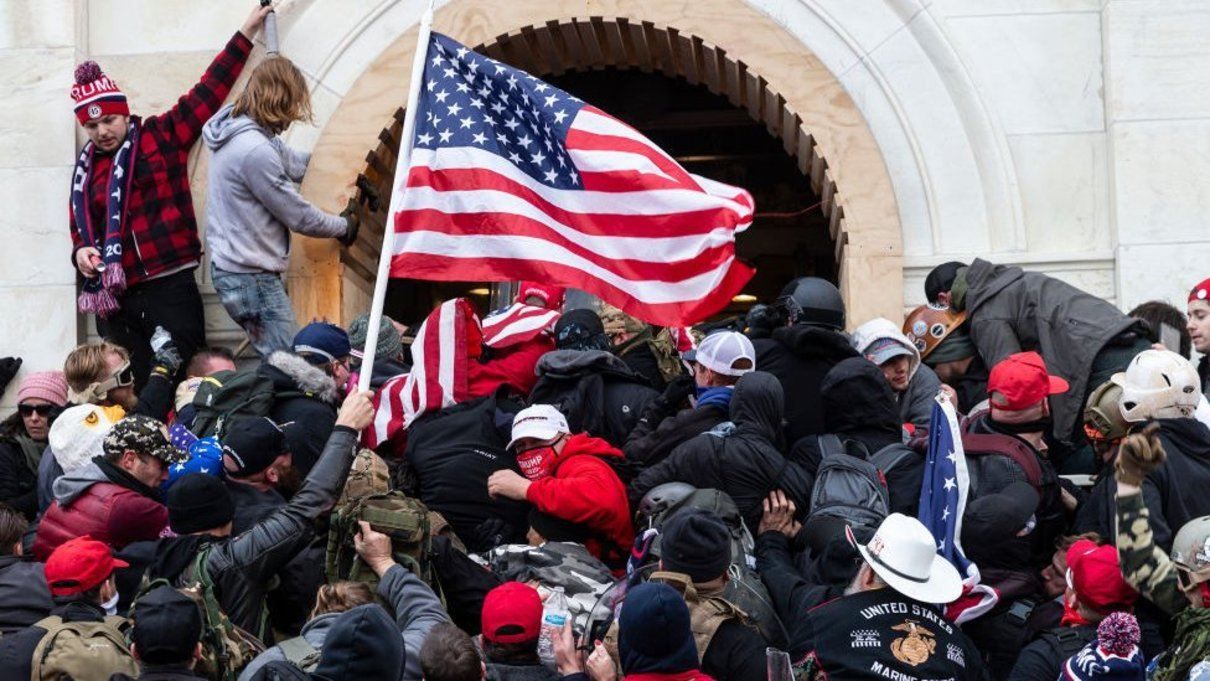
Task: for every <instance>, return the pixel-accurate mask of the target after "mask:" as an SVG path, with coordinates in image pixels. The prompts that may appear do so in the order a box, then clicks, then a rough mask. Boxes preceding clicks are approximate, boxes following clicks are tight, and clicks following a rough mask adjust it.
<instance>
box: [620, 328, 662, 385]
mask: <svg viewBox="0 0 1210 681" xmlns="http://www.w3.org/2000/svg"><path fill="white" fill-rule="evenodd" d="M654 337H655V332H654V331H653V330H652V329H651V327H648V328H646V329H643V331H641V332H640V333H639V335H637V336H635V337H634V338H631V339H630V340H628V341H626V342H625V343H622V344H621V345H619V346H617V347H615V348H614V349H613V352H614V354H615V355H617V356H618V357H619V358H620V359H621V360H622V361H623V362H624V363H625V364H626V366H628V367H630V370H631V371H633V372H634V373H635V375H637V376H639V377H641V378H642V380H643V383H644V384H645V385H646V386H647V387H649V388H654V389H655V390H656V391H657V392H658V391H660V390H663V389H664V385H665V383H666V381H665V380H664V374H663V373H661V372H660V361H659V358H657V357H656V356H655V350H652V349H651V340H652V339H653V338H654Z"/></svg>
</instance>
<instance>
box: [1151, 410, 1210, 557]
mask: <svg viewBox="0 0 1210 681" xmlns="http://www.w3.org/2000/svg"><path fill="white" fill-rule="evenodd" d="M1156 422H1157V423H1159V426H1160V430H1159V439H1160V443H1161V444H1162V445H1163V446H1164V452H1165V453H1166V454H1167V455H1168V456H1167V459H1166V460H1165V461H1164V463H1163V464H1161V465H1160V466H1159V467H1158V468H1156V469H1155V470H1153V471H1151V473H1149V474H1148V475H1147V477H1146V478H1145V479H1144V480H1143V502H1144V503H1145V504H1146V506H1147V511H1148V513H1149V515H1150V521H1151V533H1152V537H1153V540H1154V541H1155V545H1156V546H1158V547H1160V548H1161V549H1163V551H1164V552H1165V553H1167V552H1168V551H1169V550H1170V549H1171V548H1172V539H1173V537H1175V536H1176V533H1177V531H1178V530H1180V529H1181V527H1182V526H1184V524H1185V523H1187V522H1189V521H1190V520H1193V519H1194V518H1199V517H1201V516H1204V515H1208V514H1210V495H1208V494H1206V492H1205V490H1207V489H1210V428H1207V427H1206V426H1205V424H1203V423H1201V422H1200V421H1197V420H1195V419H1159V420H1157V421H1156Z"/></svg>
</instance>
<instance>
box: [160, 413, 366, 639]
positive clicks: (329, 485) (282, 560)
mask: <svg viewBox="0 0 1210 681" xmlns="http://www.w3.org/2000/svg"><path fill="white" fill-rule="evenodd" d="M356 450H357V433H356V431H353V430H352V429H349V428H346V427H343V426H337V427H336V430H334V431H333V432H332V435H331V437H329V438H328V442H327V444H326V445H325V446H324V450H323V453H322V454H321V455H320V457H319V461H318V462H316V464H315V467H314V468H312V469H311V473H310V474H309V475H307V479H306V482H304V483H303V486H302V489H300V490H299V491H298V493H297V494H295V495H294V498H293V499H291V500H290V502H289V503H288V504H286V505H285V506H283V507H282V508H280V509H278V510H277V511H274V512H273V514H272V515H270V516H268V517H267V518H265V519H264V520H262V521H260V522H259V523H257V524H256V525H253V526H252V527H251V528H249V529H248V531H246V532H243V533H241V534H239V535H237V536H235V537H223V538H221V539H213V540H211V539H210V538H208V537H204V536H197V535H193V536H186V537H175V538H172V539H165V540H161V542H160V545H159V546H158V547H157V550H156V563H155V564H154V565H153V566H152V568H151V574H150V576H151V578H153V579H155V578H158V577H164V578H166V579H168V580H170V581H172V582H174V583H176V584H177V585H178V586H183V585H184V582H185V581H187V579H186V578H185V577H186V568H188V567H189V566H190V565H191V564H192V562H193V559H194V556H196V555H197V551H199V550H201V549H202V548H203V546H204V545H205V544H207V543H209V544H211V545H212V548H211V549H210V555H209V557H208V558H207V561H206V568H207V571H208V573H209V575H210V578H211V579H212V580H213V581H214V586H215V593H216V595H217V596H218V599H219V602H220V603H221V605H222V607H223V611H224V612H226V613H227V616H228V617H229V618H230V619H231V622H232V623H233V624H236V625H238V626H240V627H243V628H244V629H246V630H248V631H250V632H252V633H253V634H256V635H257V636H258V637H260V638H261V640H262V641H266V642H268V641H267V640H266V639H268V638H271V632H270V631H268V630H267V629H268V627H263V626H262V624H263V621H264V613H265V594H266V593H267V592H268V591H269V588H270V587H271V586H272V584H271V582H272V581H273V575H274V574H276V573H277V572H278V571H280V570H281V569H282V568H283V567H284V566H285V565H286V563H288V562H290V560H291V559H292V558H294V556H296V555H298V553H299V552H301V551H302V550H303V549H305V548H306V547H307V546H308V545H309V544H310V543H311V540H312V539H313V538H314V537H315V520H316V519H317V518H318V517H319V516H321V515H323V514H324V513H327V512H328V511H329V510H330V509H331V508H332V506H333V505H335V503H336V500H337V498H338V497H339V495H340V491H341V490H342V489H343V488H344V484H345V478H346V477H348V474H349V466H350V465H351V464H352V462H353V454H354V452H356Z"/></svg>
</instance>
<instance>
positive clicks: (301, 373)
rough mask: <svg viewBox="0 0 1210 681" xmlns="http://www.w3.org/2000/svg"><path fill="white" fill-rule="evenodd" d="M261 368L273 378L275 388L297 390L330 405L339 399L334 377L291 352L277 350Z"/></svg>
mask: <svg viewBox="0 0 1210 681" xmlns="http://www.w3.org/2000/svg"><path fill="white" fill-rule="evenodd" d="M261 369H262V373H263V374H264V375H266V376H268V377H270V378H272V379H273V385H274V388H275V389H276V390H279V391H292V390H298V391H301V392H304V393H307V394H308V395H311V396H312V397H314V398H315V399H317V400H322V401H324V402H327V403H328V404H332V405H335V404H336V403H337V402H338V401H339V399H340V391H339V389H338V387H337V385H336V380H335V379H333V378H332V377H331V376H329V375H327V374H326V373H324V370H323V369H320V368H319V367H317V366H313V365H312V364H311V363H309V362H308V361H307V360H305V359H303V358H302V357H299V356H298V355H295V354H293V353H290V352H286V351H284V350H278V351H277V352H275V353H273V354H272V355H269V358H268V359H266V360H265V363H264V365H262V367H261Z"/></svg>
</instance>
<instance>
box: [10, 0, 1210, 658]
mask: <svg viewBox="0 0 1210 681" xmlns="http://www.w3.org/2000/svg"><path fill="white" fill-rule="evenodd" d="M269 11H270V9H269V8H267V7H266V8H258V9H256V10H254V11H253V12H252V13H251V14H250V16H249V18H248V19H247V21H246V22H245V24H244V25H243V26H242V27H241V29H240V30H239V31H238V32H237V33H236V34H235V35H234V36H233V37H232V38H231V40H230V41H229V42H228V43H227V45H226V46H225V47H224V48H223V50H222V52H221V53H220V54H219V55H218V56H217V57H216V59H215V60H214V62H213V63H212V64H211V65H210V67H209V68H208V69H207V71H206V73H205V75H204V76H203V77H202V79H201V81H200V82H199V83H198V84H197V86H195V87H194V88H193V89H192V90H190V91H189V92H188V93H186V95H185V96H183V97H182V98H181V99H180V100H179V102H178V103H177V104H176V106H174V107H173V108H172V109H171V110H170V111H168V112H167V113H164V114H161V115H158V116H152V117H148V118H140V117H137V116H132V115H131V114H130V111H129V107H128V105H127V102H126V98H125V95H123V94H122V92H121V90H120V89H119V88H118V87H117V85H116V83H114V82H113V81H112V80H111V79H110V78H108V77H107V76H105V75H104V73H103V72H102V71H101V69H100V68H99V67H98V66H97V65H96V64H94V63H92V62H86V63H85V64H83V65H81V66H80V67H79V68H78V69H77V71H76V74H75V75H76V79H75V80H76V84H75V86H74V87H73V89H72V93H71V94H72V97H73V100H74V101H75V111H76V114H77V118H78V119H79V121H80V123H81V125H82V127H83V128H84V131H85V133H86V135H87V137H88V140H89V142H88V143H87V144H86V145H85V148H84V150H83V151H82V152H81V155H80V159H79V162H78V164H77V169H76V174H75V177H74V179H73V187H72V196H71V204H70V207H71V217H72V223H71V227H72V231H71V233H72V236H73V240H74V243H75V250H74V253H73V257H72V262H73V264H74V265H75V267H76V269H77V270H78V272H79V274H80V277H81V282H82V293H81V296H80V301H79V304H80V309H81V310H82V311H84V312H89V313H95V314H96V315H97V317H98V329H99V331H100V332H101V335H102V336H103V337H104V339H105V340H104V341H102V342H97V343H90V344H85V345H81V346H80V347H77V348H76V349H74V350H73V351H72V352H71V353H70V354H69V355H68V356H67V357H66V358H65V359H64V361H63V364H62V366H61V367H36V368H37V369H38V371H33V372H28V371H27V372H25V373H23V374H20V375H21V378H20V380H19V381H16V382H15V385H14V388H15V396H16V403H17V411H16V413H14V414H12V415H11V416H10V417H8V418H7V419H5V420H4V421H3V422H2V423H0V671H2V672H3V674H0V675H2V676H3V677H4V678H6V679H7V678H14V679H17V678H20V679H26V678H32V679H55V680H62V679H74V680H75V681H92V680H94V679H96V680H99V681H110V680H111V679H113V680H124V679H143V680H148V681H152V680H161V681H163V680H169V679H191V678H209V679H215V680H221V681H236V680H237V679H238V681H252V680H268V681H284V680H294V679H319V680H322V681H361V680H379V679H380V680H383V681H396V680H398V679H406V680H412V679H416V680H419V679H428V680H430V681H463V680H467V681H469V680H472V679H474V680H477V679H523V680H530V679H565V680H569V681H580V680H588V679H591V680H593V681H605V680H612V679H617V678H625V679H631V680H633V681H652V680H657V679H667V680H671V681H687V680H692V679H712V678H713V679H737V680H747V679H776V681H787V680H788V679H833V680H839V679H870V678H881V679H896V680H909V679H1010V680H1013V681H1023V680H1032V679H1039V680H1041V679H1048V680H1050V679H1056V678H1061V679H1143V678H1151V679H1160V680H1163V681H1172V680H1176V679H1206V678H1210V496H1208V495H1205V494H1203V493H1202V487H1203V485H1210V428H1208V427H1207V424H1208V423H1210V404H1207V401H1206V397H1205V395H1206V394H1207V393H1208V392H1210V363H1208V362H1207V360H1206V359H1205V358H1203V359H1202V360H1201V362H1200V364H1198V365H1197V366H1195V365H1194V364H1193V363H1192V361H1191V359H1190V358H1191V356H1192V353H1193V352H1194V351H1196V352H1198V353H1210V279H1207V280H1206V281H1203V282H1201V283H1199V284H1197V285H1196V286H1194V287H1193V289H1192V291H1191V293H1190V294H1189V297H1188V301H1187V309H1186V311H1185V312H1182V311H1181V310H1179V309H1176V308H1175V307H1173V306H1172V305H1170V304H1167V303H1164V302H1158V301H1156V302H1150V303H1146V304H1144V305H1141V306H1139V307H1138V308H1136V309H1135V310H1132V311H1131V312H1130V313H1129V314H1125V313H1122V312H1121V311H1120V310H1118V309H1117V308H1116V307H1114V306H1113V305H1112V304H1110V303H1109V302H1107V301H1104V300H1101V299H1099V298H1096V297H1095V296H1092V295H1089V294H1087V293H1085V292H1083V291H1081V290H1079V289H1077V288H1074V287H1072V286H1070V285H1068V284H1066V283H1064V282H1062V281H1060V280H1058V279H1055V278H1053V277H1050V276H1047V275H1045V274H1042V273H1037V272H1025V271H1023V270H1022V269H1020V268H1018V267H1015V266H1011V265H1000V264H995V263H991V262H987V261H984V260H981V259H976V260H974V261H973V262H970V263H966V262H950V263H945V264H943V265H940V266H938V267H936V268H934V269H933V270H932V272H930V274H929V276H928V278H927V280H926V282H925V294H926V296H927V298H928V300H929V303H928V304H927V305H923V306H921V307H918V308H916V309H914V310H912V311H911V312H910V313H909V314H908V315H907V316H906V318H905V319H903V320H892V319H883V318H878V319H872V320H864V319H861V320H854V319H849V318H848V316H847V315H846V310H845V305H844V300H843V298H842V296H841V294H840V292H839V291H838V290H837V288H836V287H835V286H834V285H833V284H832V283H830V282H828V281H826V280H824V279H820V278H815V277H800V278H796V279H794V280H792V281H790V282H788V283H787V284H786V285H785V287H784V288H783V289H782V291H781V293H780V295H779V296H778V297H777V298H776V299H775V300H769V301H765V303H764V304H758V305H755V306H754V307H753V308H752V309H751V310H750V311H749V312H748V313H747V315H746V316H744V317H733V318H727V319H722V320H716V321H712V322H709V323H703V324H701V325H699V326H698V327H696V328H693V329H678V328H662V327H656V326H652V325H651V324H648V323H646V322H644V321H642V320H641V319H639V318H636V317H634V316H631V315H629V314H626V313H624V312H622V311H621V310H619V309H617V308H615V307H612V306H609V305H607V304H604V303H599V302H598V304H595V305H594V306H591V307H579V308H574V309H573V308H571V307H569V306H566V305H565V295H564V294H565V290H564V289H563V288H562V287H560V286H555V285H551V284H546V283H543V282H521V285H520V288H519V293H518V295H517V298H516V300H515V301H514V302H513V304H512V305H511V306H510V307H508V308H506V309H503V310H498V311H496V312H493V313H492V314H489V315H488V316H486V317H484V318H482V319H480V317H479V316H478V314H476V312H475V310H474V307H473V306H472V305H471V304H470V303H469V302H468V301H466V300H463V299H455V300H451V301H446V302H445V303H443V304H442V305H441V306H440V307H439V308H438V309H436V310H434V311H433V312H432V314H430V315H429V316H428V317H427V318H425V319H414V320H400V321H399V322H396V321H394V320H391V319H389V318H386V317H384V318H382V320H381V323H380V325H379V327H378V329H377V334H376V336H377V343H376V345H375V347H374V350H375V352H374V359H373V361H372V363H371V362H370V361H369V360H367V359H366V358H365V357H364V356H363V354H362V352H361V350H362V349H363V348H364V346H365V344H366V338H367V336H369V335H374V334H371V333H370V329H371V327H370V324H371V318H370V316H369V315H363V316H362V317H360V318H358V319H355V320H353V321H352V323H350V324H349V325H348V327H347V328H342V327H340V326H337V325H335V324H332V323H329V322H326V321H313V322H311V323H310V324H307V325H305V326H302V328H298V325H297V322H296V320H295V317H294V313H293V311H292V306H291V303H290V300H289V298H288V296H287V294H286V290H285V288H284V286H283V284H282V276H281V275H282V273H283V271H284V270H285V267H286V263H287V260H288V256H289V246H290V234H291V233H292V232H297V233H301V234H305V235H309V236H313V237H330V238H335V239H339V240H341V241H342V242H344V243H346V244H347V243H351V242H352V241H353V240H354V239H355V238H356V235H357V231H358V218H357V215H358V211H357V210H356V205H355V204H354V203H353V202H352V201H351V202H350V205H349V207H348V208H347V209H346V210H345V211H344V212H343V213H342V214H341V215H330V214H327V213H325V212H323V211H321V210H319V209H317V208H315V207H314V206H312V205H311V204H309V203H308V202H307V201H306V200H305V199H303V198H302V197H301V195H300V194H299V193H298V191H297V187H296V183H297V182H298V181H299V180H300V179H301V178H302V177H303V175H304V173H305V171H306V166H307V161H308V157H307V155H306V154H302V153H299V152H297V151H295V150H292V149H290V148H289V147H288V146H286V145H285V144H284V143H283V142H282V141H281V139H280V137H279V135H280V133H282V132H283V131H284V130H286V129H287V128H288V127H289V126H290V125H291V124H292V123H293V122H296V121H301V120H307V119H308V118H309V117H310V115H311V114H310V101H309V94H308V91H307V85H306V81H305V79H304V78H303V77H302V75H301V73H300V72H299V71H298V69H297V68H296V67H294V66H293V64H291V63H290V61H289V60H288V59H285V58H284V57H281V56H270V57H268V58H266V59H265V60H263V61H262V62H261V63H260V64H259V65H258V66H257V67H256V68H255V69H254V70H253V72H252V73H251V75H250V77H249V79H248V81H247V84H246V85H245V86H244V88H243V90H241V91H240V92H239V93H238V94H236V96H235V98H234V101H233V103H232V104H230V105H226V106H224V105H223V102H224V100H225V99H227V96H228V94H230V92H231V90H232V89H233V87H234V85H235V82H236V79H237V78H238V77H239V75H240V73H241V70H242V68H243V65H244V63H245V62H246V61H247V59H248V57H249V55H250V53H251V52H252V49H253V43H252V40H251V39H252V37H253V36H254V35H255V33H256V32H257V30H258V29H259V27H260V25H261V23H262V22H263V20H264V18H265V16H266V14H267V12H269ZM199 139H200V140H202V141H204V142H205V145H206V147H207V148H209V149H210V151H211V160H210V164H209V183H208V190H207V196H206V223H207V224H206V227H207V229H206V231H205V241H206V248H207V251H208V253H209V255H210V263H211V268H212V270H211V277H212V280H213V282H214V285H215V288H216V289H217V290H218V292H219V295H220V298H221V300H222V303H223V306H224V307H225V309H226V310H227V312H228V313H229V314H230V315H231V317H232V318H233V319H234V320H235V321H236V322H237V323H239V325H240V326H241V327H242V328H243V329H244V330H245V332H246V333H247V335H248V338H249V340H250V344H251V346H252V348H253V349H254V350H255V352H256V353H257V355H258V361H255V362H247V361H241V362H238V363H237V361H236V359H235V358H234V357H233V356H232V354H231V353H230V352H229V351H227V350H225V349H223V348H218V347H209V346H207V345H206V343H205V330H204V323H203V319H202V311H201V302H200V296H199V294H198V289H197V284H196V280H195V270H196V268H197V267H198V265H199V264H200V263H201V253H202V251H201V248H202V243H201V239H200V238H199V235H198V229H197V224H196V219H195V217H194V215H193V210H192V197H191V195H190V190H189V182H188V175H187V157H188V154H189V151H190V149H191V148H192V147H193V146H194V145H195V143H196V142H197V141H198V140H199ZM360 200H372V201H376V200H377V197H374V196H368V195H363V196H362V197H361V199H360ZM101 225H104V227H102V226H101ZM848 328H852V329H853V331H852V333H848V332H846V329H848ZM451 329H452V330H453V331H450V330H451ZM15 350H19V348H15ZM17 354H19V353H17ZM19 367H20V361H19V360H16V359H9V360H4V361H0V379H2V380H0V391H3V390H4V389H5V388H6V386H7V384H8V383H9V381H10V380H12V379H14V377H15V376H17V375H18V368H19ZM364 374H368V375H369V377H370V378H369V383H370V385H371V386H372V388H373V389H372V390H371V391H365V392H363V391H359V390H358V389H357V385H358V383H359V379H360V377H361V376H362V375H364ZM943 435H945V436H946V437H942V436H943ZM947 437H948V440H947V439H946V438H947ZM943 442H949V444H948V445H942V444H941V443H943ZM943 446H944V447H945V448H944V449H941V448H942V447H943ZM943 465H944V466H949V468H942V467H941V466H943ZM947 470H952V471H953V475H952V477H951V476H949V475H948V474H946V473H945V472H944V471H947ZM938 471H943V472H942V473H940V474H939V473H938ZM938 475H940V477H939V478H938V477H937V476H938ZM934 483H936V484H934ZM951 490H957V491H956V492H953V495H952V498H953V505H951V502H950V501H949V499H950V497H949V496H945V495H946V494H947V493H949V492H950V491H951ZM938 495H941V496H942V503H941V505H938Z"/></svg>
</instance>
